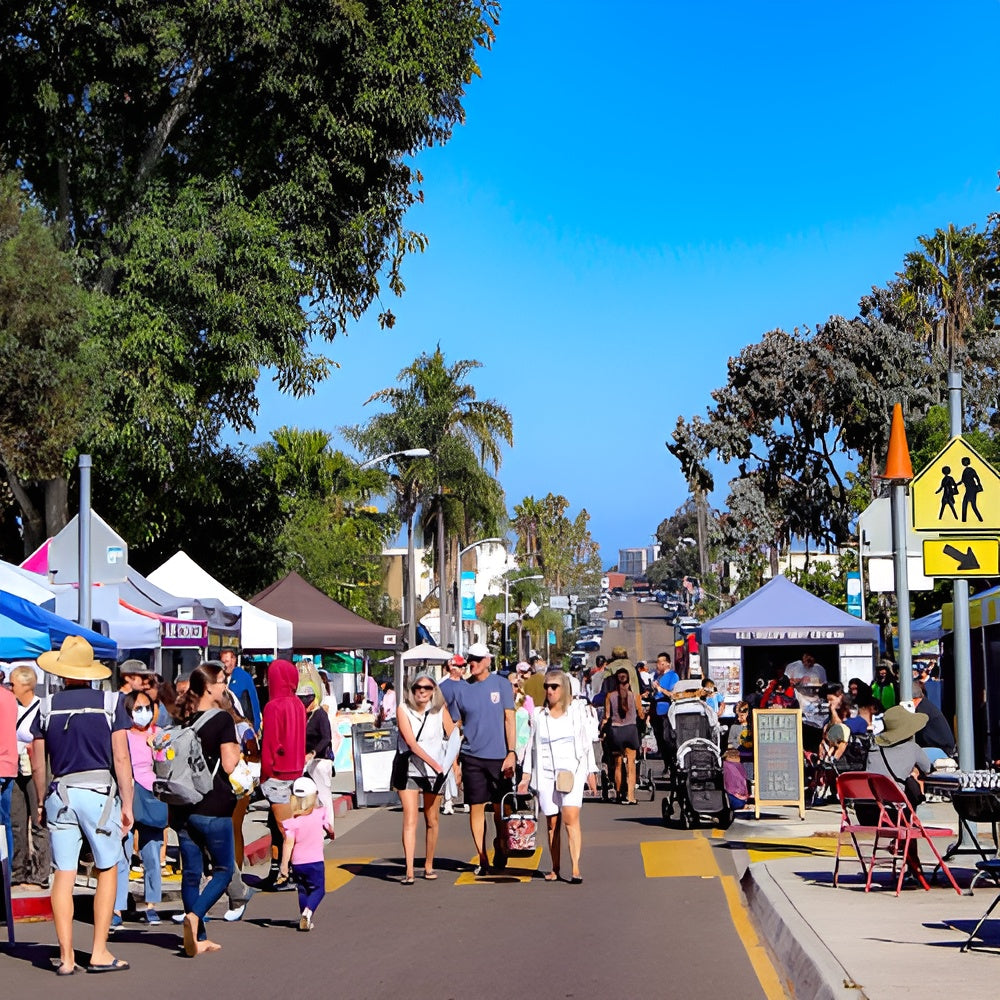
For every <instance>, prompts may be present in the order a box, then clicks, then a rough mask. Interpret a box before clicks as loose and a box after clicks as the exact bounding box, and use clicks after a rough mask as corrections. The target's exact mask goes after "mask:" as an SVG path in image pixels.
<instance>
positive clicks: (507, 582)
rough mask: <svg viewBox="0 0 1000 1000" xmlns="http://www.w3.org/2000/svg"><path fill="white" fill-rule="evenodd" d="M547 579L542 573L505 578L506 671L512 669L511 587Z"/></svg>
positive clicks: (504, 636) (504, 655)
mask: <svg viewBox="0 0 1000 1000" xmlns="http://www.w3.org/2000/svg"><path fill="white" fill-rule="evenodd" d="M544 579H545V577H544V576H542V574H541V573H534V574H532V575H531V576H519V577H518V578H517V579H516V580H508V579H507V578H506V577H504V581H503V665H504V667H505V668H506V669H508V670H509V669H510V655H509V653H508V651H507V647H508V643H509V642H510V625H509V624H508V618H509V616H510V585H511V584H512V583H523V582H524V581H525V580H544Z"/></svg>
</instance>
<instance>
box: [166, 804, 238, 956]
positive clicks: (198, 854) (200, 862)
mask: <svg viewBox="0 0 1000 1000" xmlns="http://www.w3.org/2000/svg"><path fill="white" fill-rule="evenodd" d="M177 839H178V841H179V843H180V849H181V866H182V873H181V899H182V900H183V902H184V912H185V913H194V914H195V915H196V916H197V917H198V940H199V941H204V940H205V938H206V934H205V914H206V913H208V911H209V910H210V909H211V908H212V907H213V906H215V904H216V903H217V902H218V901H219V900H220V899H221V898H222V897H223V895H225V892H226V888H227V887H228V885H229V881H230V879H232V877H233V872H234V871H235V869H236V856H235V849H234V847H233V820H232V817H230V816H199V815H198V814H197V813H192V814H191V815H190V816H188V818H187V822H185V823H183V824H181V826H180V828H179V829H178V830H177ZM205 855H208V859H209V860H210V861H211V862H212V877H211V878H210V879H209V880H208V882H206V883H205V888H204V889H202V890H201V892H199V891H198V890H199V887H200V886H201V877H202V874H203V872H204V856H205Z"/></svg>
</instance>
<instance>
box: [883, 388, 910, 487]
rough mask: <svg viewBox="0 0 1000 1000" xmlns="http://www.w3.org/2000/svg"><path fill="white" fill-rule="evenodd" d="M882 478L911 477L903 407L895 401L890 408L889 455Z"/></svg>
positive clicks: (898, 478)
mask: <svg viewBox="0 0 1000 1000" xmlns="http://www.w3.org/2000/svg"><path fill="white" fill-rule="evenodd" d="M882 478H883V479H893V480H896V481H897V482H900V481H908V480H910V479H912V478H913V465H912V463H911V462H910V449H909V446H908V445H907V443H906V428H905V427H904V426H903V407H902V406H901V405H900V404H899V403H896V405H895V406H894V407H893V408H892V427H891V428H890V430H889V456H888V458H887V459H886V462H885V472H884V473H883V474H882Z"/></svg>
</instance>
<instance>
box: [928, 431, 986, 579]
mask: <svg viewBox="0 0 1000 1000" xmlns="http://www.w3.org/2000/svg"><path fill="white" fill-rule="evenodd" d="M910 494H911V498H912V510H913V528H914V530H915V531H937V532H963V533H968V532H976V533H988V534H998V533H1000V472H997V470H996V469H994V468H993V467H992V466H991V465H990V464H989V463H988V462H987V461H986V459H984V458H983V456H982V455H980V454H979V453H978V452H977V451H975V449H974V448H972V447H971V446H970V445H969V444H968V442H967V441H966V440H965V439H964V438H963V437H961V436H957V437H953V438H952V439H951V440H950V441H949V442H948V444H947V445H945V447H944V448H943V449H942V451H941V452H940V453H939V454H938V455H937V457H936V458H935V459H934V460H933V461H932V462H931V463H930V464H929V465H928V466H927V467H926V468H924V469H923V470H922V471H921V472H920V473H919V474H918V475H917V477H916V478H915V479H914V480H913V484H912V486H911V487H910ZM925 552H926V549H925ZM930 575H940V574H931V573H928V576H930ZM984 575H993V574H984Z"/></svg>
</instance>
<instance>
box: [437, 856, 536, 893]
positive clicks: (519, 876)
mask: <svg viewBox="0 0 1000 1000" xmlns="http://www.w3.org/2000/svg"><path fill="white" fill-rule="evenodd" d="M541 863H542V849H541V848H540V847H538V848H536V849H535V853H534V854H530V855H527V856H525V857H512V858H511V859H510V860H509V861H508V862H507V867H506V869H504V871H502V872H497V873H496V874H495V875H483V876H482V877H480V878H476V876H475V875H473V874H472V872H462V874H461V875H459V876H458V878H457V879H455V885H497V884H499V883H507V882H530V881H531V880H532V878H533V877H534V872H537V871H538V866H539V865H540V864H541ZM469 864H471V865H478V864H479V858H478V857H474V858H470V859H469Z"/></svg>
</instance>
